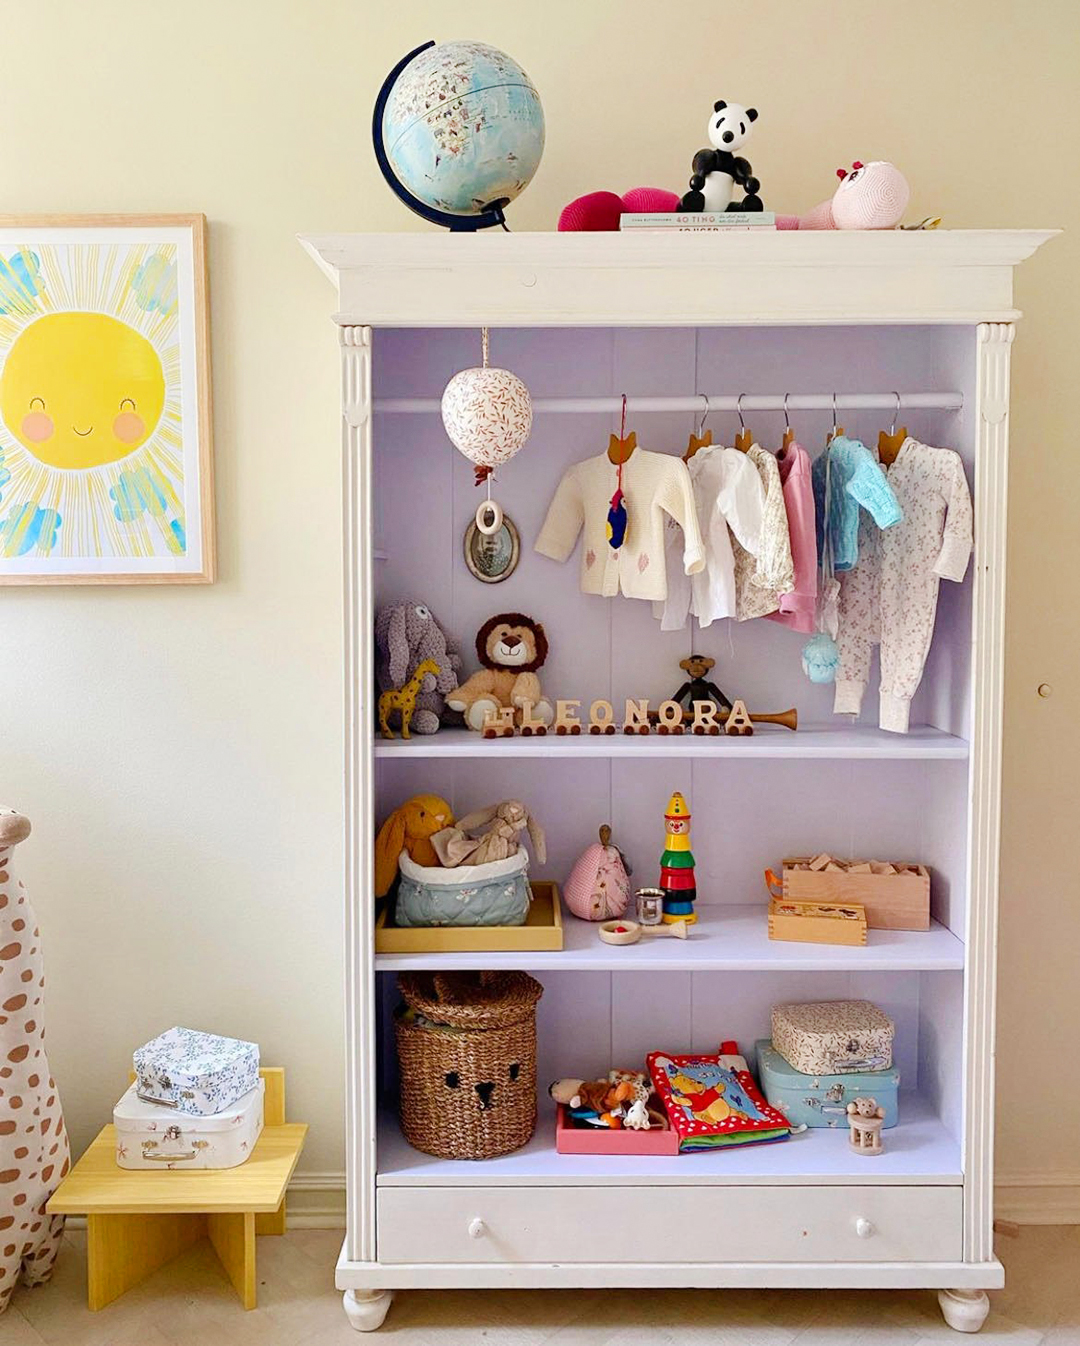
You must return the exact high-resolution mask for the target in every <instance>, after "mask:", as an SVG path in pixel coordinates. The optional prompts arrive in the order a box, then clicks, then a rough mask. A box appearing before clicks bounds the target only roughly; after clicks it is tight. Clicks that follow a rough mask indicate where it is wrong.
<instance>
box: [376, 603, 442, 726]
mask: <svg viewBox="0 0 1080 1346" xmlns="http://www.w3.org/2000/svg"><path fill="white" fill-rule="evenodd" d="M424 659H432V660H434V662H435V663H436V664H438V666H439V672H438V674H437V675H435V676H433V675H432V674H430V673H428V674H427V675H426V676H425V677H424V680H423V682H422V683H421V684H420V694H419V696H418V697H417V698H416V709H415V711H414V712H413V717H412V730H413V733H414V734H434V733H435V731H436V730H437V729H438V727H439V718H440V716H441V715H442V713H443V710H444V708H445V704H446V703H445V697H446V694H447V692H452V691H453V690H454V688H455V687H456V686H457V685H458V669H459V668H460V667H461V655H460V654H458V653H457V652H456V651H455V650H454V649H453V648H452V647H451V644H450V641H449V640H448V639H447V636H446V632H445V631H444V630H443V629H442V627H441V626H440V625H439V623H438V622H437V621H436V620H435V617H434V615H433V613H432V611H431V609H430V608H428V607H425V605H424V604H423V603H412V602H409V603H390V604H387V606H386V607H382V608H380V609H379V610H378V612H377V613H376V614H375V680H376V682H377V683H378V685H379V691H380V692H388V691H390V690H392V689H393V690H396V689H397V688H400V687H403V686H404V685H405V683H406V682H408V680H409V679H410V678H411V677H412V675H413V673H415V671H416V668H417V665H418V664H419V663H420V662H421V661H422V660H424Z"/></svg>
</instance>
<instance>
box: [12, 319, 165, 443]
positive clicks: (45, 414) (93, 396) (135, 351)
mask: <svg viewBox="0 0 1080 1346" xmlns="http://www.w3.org/2000/svg"><path fill="white" fill-rule="evenodd" d="M164 404H165V375H164V373H163V371H162V368H161V360H160V358H159V356H158V353H157V351H155V350H154V348H153V346H152V345H151V344H150V342H149V341H147V339H146V338H145V337H144V336H142V335H141V334H140V333H139V332H136V331H135V329H134V328H133V327H129V326H128V324H127V323H125V322H121V320H120V319H119V318H114V317H112V316H110V315H109V314H107V313H49V314H46V315H45V316H44V317H42V318H38V319H37V321H36V322H32V323H31V324H30V326H29V327H27V328H25V329H24V330H23V332H22V333H21V334H20V335H19V336H18V337H17V338H16V340H15V342H14V343H13V345H12V347H11V350H10V352H9V353H8V357H7V360H6V361H5V363H4V371H3V378H2V379H0V415H2V416H3V418H4V422H5V423H6V425H7V427H8V429H9V430H10V431H11V433H12V434H13V435H14V436H15V437H16V439H18V441H19V442H20V443H21V444H22V445H23V446H24V447H25V448H26V449H28V450H29V451H30V453H32V454H33V455H34V457H35V458H37V459H38V460H39V461H40V462H42V463H47V464H48V465H49V466H50V467H61V468H87V467H101V466H103V465H104V464H105V463H115V462H117V461H118V460H119V459H121V458H126V457H127V456H128V454H129V453H133V452H134V451H135V450H136V449H137V448H139V447H140V446H141V445H142V444H145V443H146V441H147V439H148V438H149V437H150V435H151V434H152V433H153V431H154V429H155V428H156V426H157V423H158V421H159V420H160V418H161V410H162V407H163V406H164Z"/></svg>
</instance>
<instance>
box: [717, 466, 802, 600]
mask: <svg viewBox="0 0 1080 1346" xmlns="http://www.w3.org/2000/svg"><path fill="white" fill-rule="evenodd" d="M724 452H725V453H738V452H739V450H738V449H725V450H724ZM746 456H747V458H749V459H750V461H751V462H752V463H753V464H754V466H755V467H756V468H757V471H758V475H759V476H760V477H761V484H762V486H763V487H764V489H765V510H764V513H763V515H762V520H761V548H760V550H759V551H758V553H757V555H756V556H753V555H751V554H750V552H748V551H747V550H746V549H745V548H744V547H742V546H741V545H740V543H739V540H738V538H736V539H735V540H734V542H733V544H732V551H733V552H734V553H735V616H736V618H737V619H738V620H739V621H740V622H745V621H748V620H749V619H750V618H751V617H764V616H766V615H767V614H768V613H770V612H777V611H779V608H780V598H781V595H782V594H787V593H790V592H791V590H792V589H793V588H794V587H795V563H794V562H793V561H792V559H791V534H790V533H789V532H788V516H787V506H786V505H785V504H784V484H783V482H782V481H781V480H780V468H779V467H778V466H777V463H776V459H775V458H774V457H773V456H772V454H771V453H769V452H768V450H767V449H763V448H762V447H761V445H760V444H751V445H750V448H749V449H748V450H747V452H746Z"/></svg>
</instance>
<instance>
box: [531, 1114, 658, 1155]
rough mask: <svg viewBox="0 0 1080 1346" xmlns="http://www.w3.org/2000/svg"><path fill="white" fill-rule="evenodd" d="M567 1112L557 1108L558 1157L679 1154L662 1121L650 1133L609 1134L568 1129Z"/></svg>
mask: <svg viewBox="0 0 1080 1346" xmlns="http://www.w3.org/2000/svg"><path fill="white" fill-rule="evenodd" d="M569 1122H570V1119H569V1117H568V1116H567V1115H566V1109H565V1108H564V1107H563V1106H562V1104H560V1105H559V1116H558V1119H557V1121H556V1123H555V1150H556V1152H557V1153H558V1154H612V1155H615V1154H678V1153H679V1137H678V1134H677V1133H676V1132H674V1131H673V1130H672V1129H671V1126H670V1125H669V1124H668V1120H667V1118H666V1117H665V1118H664V1127H663V1130H661V1129H660V1128H659V1127H656V1128H654V1129H653V1130H651V1131H629V1130H626V1131H610V1130H608V1129H607V1128H606V1127H602V1126H590V1127H588V1128H585V1127H584V1126H571V1125H570V1124H569Z"/></svg>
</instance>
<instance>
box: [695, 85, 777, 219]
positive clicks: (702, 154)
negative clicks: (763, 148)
mask: <svg viewBox="0 0 1080 1346" xmlns="http://www.w3.org/2000/svg"><path fill="white" fill-rule="evenodd" d="M757 115H758V114H757V109H756V108H752V107H742V106H741V105H740V104H739V103H725V102H724V100H723V99H720V101H719V102H717V103H715V104H714V105H713V111H712V116H711V117H710V118H709V128H708V136H709V140H710V142H711V144H712V148H711V149H706V150H698V152H697V154H695V155H694V162H693V164H692V165H691V168H692V170H693V177H692V178H691V179H690V190H689V191H688V192H687V193H686V194H685V196H683V198H682V200H681V201H680V202H679V207H680V209H681V210H708V211H718V212H719V211H727V210H763V209H764V204H763V202H762V200H761V197H760V196H758V188H759V187H760V186H761V183H760V182H758V180H757V178H755V177H754V176H753V173H752V171H751V168H750V164H749V161H748V160H746V159H741V158H739V157H738V155H737V154H736V152H735V151H736V150H740V149H742V147H743V146H744V145H745V144H746V142H747V141H748V140H749V139H750V130H751V128H752V126H753V124H754V122H756V121H757ZM736 187H741V188H742V189H743V191H744V192H745V193H746V194H745V196H744V197H743V199H742V200H741V201H733V200H732V193H733V191H734V189H735V188H736Z"/></svg>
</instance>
